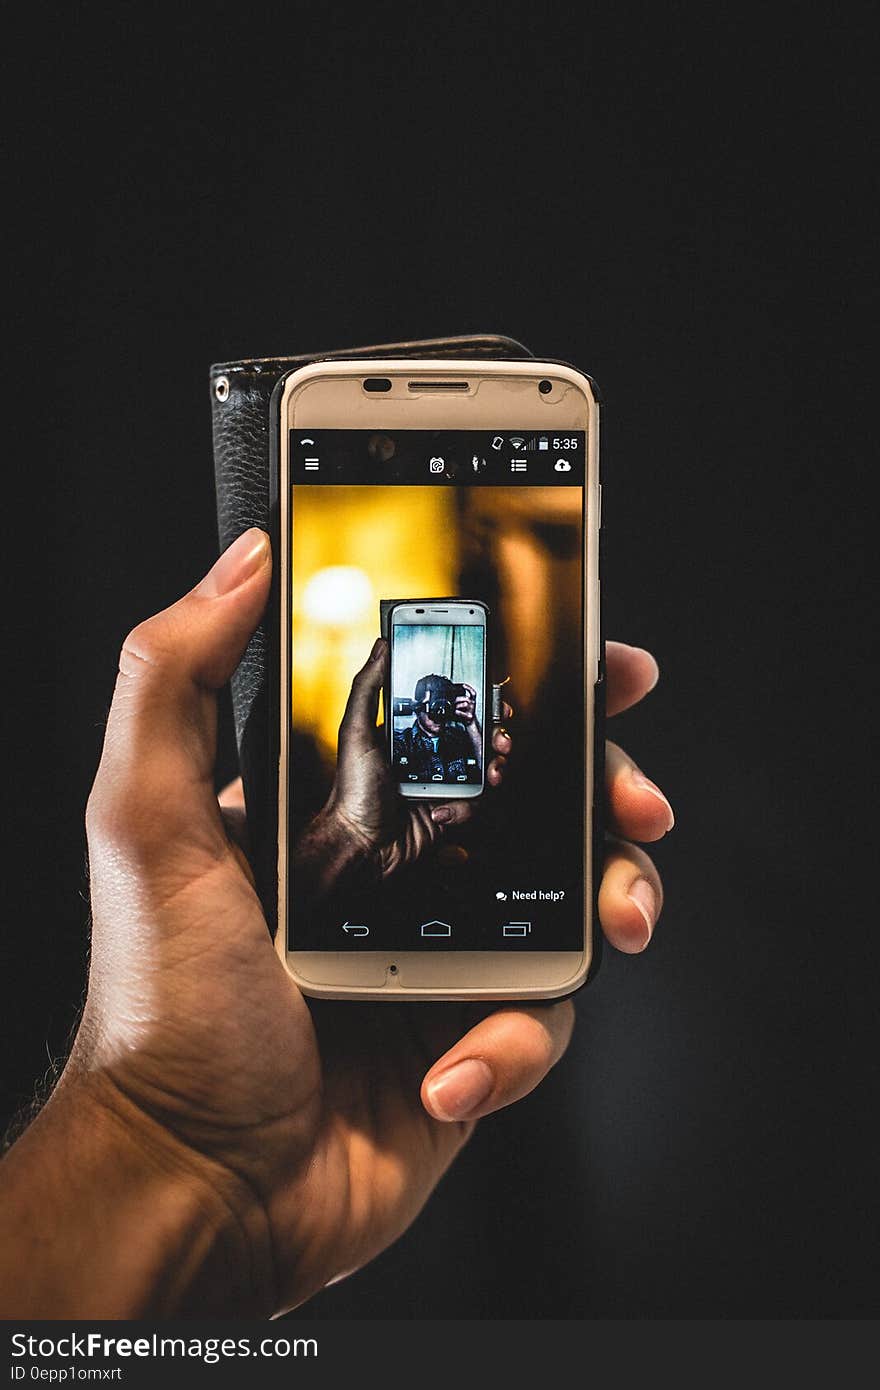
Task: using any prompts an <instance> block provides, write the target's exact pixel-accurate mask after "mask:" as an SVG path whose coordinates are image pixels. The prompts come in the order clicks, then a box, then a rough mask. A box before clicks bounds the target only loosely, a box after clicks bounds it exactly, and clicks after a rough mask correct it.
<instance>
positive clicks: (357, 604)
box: [302, 565, 375, 627]
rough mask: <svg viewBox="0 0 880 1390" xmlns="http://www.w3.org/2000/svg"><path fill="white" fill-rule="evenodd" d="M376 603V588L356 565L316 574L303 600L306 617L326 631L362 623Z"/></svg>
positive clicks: (333, 566)
mask: <svg viewBox="0 0 880 1390" xmlns="http://www.w3.org/2000/svg"><path fill="white" fill-rule="evenodd" d="M374 603H375V596H374V594H373V586H372V584H371V583H370V581H369V578H368V577H367V575H366V574H365V573H364V571H363V570H362V569H358V567H357V566H356V565H328V566H327V567H326V568H325V569H321V570H317V571H316V572H315V574H313V575H312V577H311V579H310V580H309V582H308V583H307V584H306V587H305V589H304V590H303V597H302V606H303V612H304V613H305V615H306V617H307V618H309V619H310V620H311V621H312V622H313V623H321V624H323V625H324V626H326V627H348V626H349V625H353V624H355V623H359V622H362V621H363V619H364V617H365V616H366V615H367V614H368V613H369V611H370V609H371V608H372V607H373V605H374Z"/></svg>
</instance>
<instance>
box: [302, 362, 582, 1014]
mask: <svg viewBox="0 0 880 1390" xmlns="http://www.w3.org/2000/svg"><path fill="white" fill-rule="evenodd" d="M277 401H278V409H279V411H280V415H279V418H278V419H277V420H276V421H275V425H276V427H277V431H278V433H277V444H278V447H277V481H278V510H279V548H278V553H277V555H276V563H277V565H278V581H279V603H278V621H279V623H280V628H279V631H278V633H277V638H278V653H279V661H278V673H279V678H280V682H281V700H280V709H281V720H280V729H279V751H280V762H279V781H278V786H279V808H278V809H279V816H278V826H279V840H278V866H279V867H278V907H279V911H278V932H277V936H276V947H277V950H278V953H279V956H280V958H281V960H282V961H283V963H284V965H285V966H286V968H287V970H288V971H289V972H290V974H291V975H292V977H293V979H294V980H295V981H296V983H297V984H298V985H299V987H300V988H301V989H302V990H303V991H304V992H305V993H307V994H310V995H314V996H318V997H326V998H334V999H361V1000H382V999H393V1000H397V1001H401V1000H407V999H412V1000H446V999H449V1000H467V999H505V998H516V999H530V998H532V999H550V998H558V997H560V996H563V995H565V994H569V993H571V992H573V991H574V990H576V989H577V988H579V987H580V985H582V984H583V983H584V982H585V981H586V979H587V978H588V976H589V973H590V970H591V967H592V966H593V964H594V960H595V955H596V941H597V930H598V929H597V924H596V921H595V898H596V890H597V887H598V881H599V879H598V876H599V874H600V872H601V864H600V863H599V862H597V858H596V842H597V838H598V832H599V824H598V810H597V803H598V802H599V801H600V795H601V788H599V789H598V792H597V781H598V780H599V779H598V778H597V770H598V766H599V762H600V760H601V755H600V751H599V750H600V748H601V739H602V729H601V718H602V709H601V706H602V700H601V691H602V689H603V687H602V684H601V682H602V674H603V672H602V651H603V648H602V640H601V634H600V631H599V527H600V486H599V408H598V404H597V400H596V396H595V393H594V390H593V387H592V384H591V382H590V381H589V379H588V378H587V377H585V376H584V375H583V374H582V373H580V372H578V371H577V370H575V369H574V368H572V367H568V366H563V365H560V364H557V363H551V362H537V361H533V360H530V359H522V360H511V361H474V360H462V361H456V360H435V361H425V360H412V361H410V360H405V359H392V358H390V359H387V360H381V361H380V360H370V361H363V360H360V361H358V360H351V361H338V360H336V361H328V362H316V363H313V364H311V365H309V366H307V367H304V368H302V369H301V370H299V371H296V372H294V373H292V374H291V375H290V376H289V377H288V378H287V379H286V381H285V383H284V385H283V388H280V389H279V392H278V396H277ZM382 639H384V640H382Z"/></svg>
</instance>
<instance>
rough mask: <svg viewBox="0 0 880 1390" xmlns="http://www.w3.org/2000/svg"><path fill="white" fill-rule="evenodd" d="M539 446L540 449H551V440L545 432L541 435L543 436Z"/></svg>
mask: <svg viewBox="0 0 880 1390" xmlns="http://www.w3.org/2000/svg"><path fill="white" fill-rule="evenodd" d="M538 448H539V449H549V448H550V441H549V439H548V438H547V436H546V435H544V434H542V435H541V438H540V439H539V440H538Z"/></svg>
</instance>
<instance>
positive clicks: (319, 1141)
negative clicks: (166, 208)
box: [0, 531, 670, 1317]
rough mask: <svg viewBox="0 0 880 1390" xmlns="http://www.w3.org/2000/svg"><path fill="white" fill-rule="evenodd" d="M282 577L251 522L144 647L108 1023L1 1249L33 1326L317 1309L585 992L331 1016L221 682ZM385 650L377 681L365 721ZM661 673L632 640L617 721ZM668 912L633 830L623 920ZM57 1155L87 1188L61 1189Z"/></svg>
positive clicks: (39, 1140) (129, 733) (104, 955)
mask: <svg viewBox="0 0 880 1390" xmlns="http://www.w3.org/2000/svg"><path fill="white" fill-rule="evenodd" d="M269 574H270V551H269V545H268V541H267V538H266V537H265V536H263V534H262V533H260V532H255V531H250V532H247V533H245V535H244V536H242V537H240V538H239V540H238V541H237V542H236V543H235V545H233V546H232V547H230V549H229V550H228V551H227V552H226V553H225V554H224V555H223V556H222V557H221V558H220V560H219V561H218V562H217V564H216V565H215V566H214V568H213V570H212V571H211V572H210V573H209V574H208V576H207V577H206V578H205V579H204V580H203V581H202V582H201V583H200V584H199V585H198V586H197V587H196V588H195V589H194V590H193V591H192V592H191V593H189V594H188V595H186V596H185V597H184V598H182V599H181V600H180V601H179V602H177V603H175V604H174V605H173V606H172V607H171V608H169V609H167V610H165V611H164V612H162V613H160V614H158V615H157V616H156V617H154V618H150V619H148V620H147V621H146V622H144V623H142V624H141V625H140V626H139V627H137V628H135V630H134V631H133V632H132V633H131V635H130V637H129V638H128V639H127V641H126V643H125V645H124V647H123V650H122V655H121V658H120V672H119V678H118V681H117V686H116V692H115V694H114V698H113V705H112V708H111V711H110V716H109V720H108V724H107V732H106V738H105V743H104V751H103V756H102V758H101V765H100V768H99V771H98V775H97V778H96V781H95V786H94V789H93V792H92V795H91V798H90V801H89V807H88V814H87V830H88V838H89V853H90V867H91V890H92V912H93V930H92V951H91V963H90V973H89V988H88V996H87V1000H86V1006H85V1010H84V1015H83V1019H82V1023H81V1026H80V1029H79V1033H78V1035H77V1038H76V1042H75V1046H74V1049H73V1052H72V1055H71V1058H70V1061H69V1063H68V1066H67V1068H66V1070H65V1073H64V1076H63V1077H62V1080H61V1083H60V1084H59V1087H58V1088H57V1089H56V1092H55V1094H54V1095H53V1097H52V1099H51V1100H50V1101H49V1103H48V1105H47V1106H46V1107H45V1108H44V1110H43V1112H42V1113H41V1115H40V1116H39V1117H38V1119H37V1120H36V1121H35V1122H34V1124H33V1125H32V1126H31V1128H30V1129H29V1130H28V1131H27V1132H26V1133H25V1135H24V1137H23V1139H22V1140H20V1141H19V1143H18V1144H16V1145H15V1146H14V1147H13V1149H12V1150H11V1152H10V1154H9V1155H8V1156H7V1159H6V1160H5V1161H4V1168H3V1169H0V1172H2V1171H5V1172H6V1174H7V1175H11V1176H7V1178H6V1189H5V1190H6V1192H7V1193H8V1192H9V1190H10V1189H15V1192H16V1197H15V1200H14V1201H12V1202H11V1203H7V1204H6V1210H7V1212H8V1213H10V1215H9V1218H8V1219H9V1221H10V1222H12V1221H14V1219H15V1213H16V1212H19V1213H21V1212H25V1213H26V1214H25V1216H23V1217H22V1218H21V1219H20V1221H19V1223H18V1226H16V1227H15V1230H14V1232H13V1236H14V1238H13V1239H9V1240H7V1241H6V1242H5V1244H4V1241H3V1240H2V1239H0V1250H3V1249H5V1250H6V1252H7V1254H6V1256H0V1264H2V1263H3V1259H4V1258H6V1259H7V1263H8V1268H9V1271H10V1273H9V1283H10V1287H12V1288H14V1290H15V1292H16V1294H17V1295H18V1302H17V1306H18V1307H20V1308H22V1309H23V1310H24V1311H25V1312H26V1311H28V1310H30V1315H31V1316H34V1315H36V1316H40V1315H41V1316H56V1317H57V1316H72V1317H82V1316H85V1315H87V1314H88V1315H90V1316H105V1317H110V1316H113V1317H126V1316H137V1315H143V1314H144V1313H145V1312H149V1311H155V1310H156V1309H160V1310H162V1311H164V1312H166V1313H178V1314H179V1313H180V1312H185V1311H192V1310H198V1311H199V1312H200V1313H202V1314H204V1315H207V1314H209V1313H211V1312H227V1313H230V1312H234V1313H236V1314H238V1315H240V1316H243V1315H246V1314H247V1313H261V1314H266V1313H270V1312H278V1311H280V1310H282V1309H288V1308H291V1307H293V1306H295V1305H296V1304H298V1303H300V1302H301V1301H302V1300H304V1299H306V1298H307V1297H309V1296H310V1295H311V1294H313V1293H314V1292H316V1291H317V1290H318V1289H320V1288H321V1287H323V1286H324V1285H325V1284H326V1283H327V1282H328V1281H329V1280H331V1279H333V1278H334V1277H336V1276H338V1275H341V1274H343V1273H345V1272H347V1271H350V1270H352V1269H355V1268H357V1267H358V1266H360V1265H362V1264H363V1263H365V1262H366V1261H367V1260H369V1259H370V1258H371V1257H372V1256H374V1255H376V1254H377V1253H378V1252H379V1251H381V1250H382V1249H384V1248H385V1247H386V1246H387V1245H388V1244H390V1243H391V1242H392V1241H393V1240H394V1239H395V1238H396V1237H397V1236H398V1235H399V1234H400V1233H401V1232H402V1231H403V1230H404V1229H405V1228H406V1227H407V1226H408V1225H409V1224H410V1222H411V1221H412V1220H413V1219H414V1217H415V1216H416V1214H417V1213H418V1211H419V1209H420V1208H421V1206H422V1205H423V1203H424V1202H425V1200H426V1199H427V1197H428V1196H429V1194H430V1193H431V1191H432V1190H433V1188H434V1186H435V1185H436V1183H437V1181H438V1180H439V1178H440V1176H441V1175H442V1173H443V1172H444V1170H445V1169H446V1168H447V1167H448V1165H449V1164H450V1163H451V1162H452V1160H453V1159H454V1157H455V1155H456V1154H457V1153H458V1151H459V1150H460V1149H461V1147H462V1145H463V1144H464V1143H465V1142H466V1140H467V1138H468V1136H469V1134H470V1133H471V1131H472V1129H473V1127H474V1123H475V1121H476V1119H478V1118H479V1117H481V1116H484V1115H487V1114H489V1113H491V1112H492V1111H494V1110H498V1109H499V1108H501V1107H502V1106H505V1105H509V1104H510V1103H511V1102H513V1101H515V1100H518V1099H519V1098H520V1097H522V1096H524V1095H525V1094H527V1092H529V1091H530V1090H532V1089H533V1087H534V1086H536V1085H537V1084H538V1082H539V1081H540V1080H541V1079H542V1078H543V1076H544V1075H545V1074H546V1072H547V1071H548V1070H549V1069H550V1068H551V1067H552V1066H553V1065H554V1063H555V1062H556V1061H557V1060H558V1058H559V1057H560V1056H561V1054H562V1053H563V1052H564V1050H565V1047H566V1045H567V1043H568V1039H569V1035H570V1032H571V1027H572V1021H573V1015H574V1011H573V1007H572V1004H571V1002H570V1001H563V1002H560V1003H556V1004H552V1005H544V1006H535V1007H525V1006H517V1005H504V1006H501V1007H494V1006H485V1005H484V1006H480V1007H477V1008H473V1007H469V1006H458V1005H445V1006H441V1005H431V1006H426V1005H418V1004H417V1005H412V1006H400V1007H398V1006H394V1005H389V1004H376V1005H371V1006H368V1005H358V1004H353V1003H342V1004H321V1005H320V1006H317V1005H315V1004H312V1005H311V1006H309V1005H307V1003H306V1001H305V999H304V998H303V996H302V995H301V994H300V993H299V991H298V990H297V989H296V987H295V986H294V984H293V982H292V980H291V979H290V977H289V976H288V974H287V972H286V971H285V969H284V967H283V965H282V964H281V962H280V960H279V959H278V956H277V955H276V954H275V951H274V948H273V946H272V943H271V941H270V938H269V934H268V932H267V929H266V923H265V919H264V917H263V913H262V910H261V907H260V903H259V900H258V898H257V895H256V893H255V891H254V888H253V885H252V880H251V877H250V873H249V870H248V866H247V863H246V861H245V859H244V857H243V855H242V854H241V853H240V851H238V849H237V848H236V847H235V845H234V844H233V843H232V842H231V841H230V839H229V837H228V836H227V833H226V829H225V826H224V821H223V818H222V816H221V812H220V808H219V806H218V803H217V800H216V798H215V797H214V794H213V762H214V751H215V733H216V697H215V693H214V692H215V691H216V690H217V689H218V688H219V687H220V686H222V685H223V684H224V683H225V682H226V681H227V680H228V679H229V677H230V675H231V673H232V671H233V669H234V668H235V665H236V663H237V662H238V660H239V658H240V656H241V653H242V651H243V649H244V646H245V644H246V642H247V639H248V636H249V634H250V633H251V631H252V630H253V628H254V627H255V625H256V623H257V622H258V620H259V617H260V614H261V613H262V610H263V607H264V604H265V602H266V597H267V594H268V590H269ZM380 661H381V654H379V656H378V657H376V656H374V658H373V666H372V668H368V669H367V671H366V675H364V673H362V675H361V677H359V678H358V681H356V682H355V685H356V687H357V693H356V699H355V707H356V708H355V710H354V716H353V717H354V718H355V719H360V718H362V716H363V713H364V712H365V711H366V710H367V708H368V707H370V708H371V707H372V694H371V692H372V689H373V686H374V685H375V688H376V689H378V685H379V684H380V683H381V679H380V671H379V666H380ZM656 674H657V668H656V664H655V663H654V661H653V658H652V657H650V656H649V655H648V654H647V653H645V652H640V651H638V650H637V649H634V648H628V647H624V646H621V645H613V646H612V647H610V648H609V653H608V694H609V705H610V708H611V712H612V713H613V712H614V711H615V709H622V708H625V707H626V706H627V705H629V704H634V703H635V702H636V701H637V700H639V699H641V698H642V696H643V695H644V694H645V693H646V692H647V691H648V690H649V689H650V688H651V686H652V685H653V684H654V682H655V680H656ZM350 715H351V712H350ZM347 717H350V716H347ZM363 748H364V752H363V756H365V757H368V756H370V754H369V751H368V749H367V745H366V741H364V744H363ZM609 778H610V786H609V790H610V796H611V805H612V814H613V816H614V819H615V823H616V826H617V829H618V830H619V832H620V834H621V835H634V834H637V835H639V836H640V837H641V838H645V839H650V838H657V837H659V836H660V835H661V834H662V833H663V832H664V831H665V830H666V828H667V827H668V824H669V817H670V813H669V811H668V807H667V803H666V802H665V800H664V799H663V798H662V794H661V793H659V792H658V791H656V789H653V788H652V785H651V784H648V785H647V786H646V785H643V784H642V783H641V782H640V780H639V776H638V775H637V774H636V773H635V772H634V769H633V765H632V763H631V762H630V761H629V759H627V758H626V756H625V755H624V754H623V753H621V752H620V751H619V750H614V749H613V748H612V750H611V753H610V756H609ZM659 906H660V883H659V879H658V877H657V874H656V872H655V870H654V868H653V866H652V865H651V864H650V861H649V860H648V859H647V857H646V856H645V855H644V854H643V853H642V851H640V850H636V849H634V848H633V847H631V846H628V845H625V844H621V845H620V846H619V848H617V849H616V850H614V851H613V852H612V854H611V856H610V858H609V861H608V865H607V867H606V872H605V876H604V879H603V883H602V891H601V895H600V913H601V918H602V924H603V927H604V929H605V931H606V933H607V935H608V936H609V938H610V939H611V941H612V942H613V943H614V944H615V945H618V946H620V947H621V948H622V949H623V950H628V951H633V950H640V949H642V947H643V946H644V945H645V944H646V942H647V938H648V936H650V931H651V929H652V927H653V923H654V921H655V920H656V916H657V912H658V911H659ZM53 1125H54V1127H55V1130H56V1132H57V1133H56V1135H55V1137H54V1142H49V1143H48V1144H47V1142H46V1136H47V1135H48V1136H49V1139H50V1141H52V1140H53V1133H52V1127H53ZM65 1127H66V1131H67V1133H73V1135H74V1141H75V1142H71V1143H70V1144H67V1146H66V1143H65ZM108 1145H109V1146H110V1152H109V1155H108V1157H107V1160H106V1162H105V1163H104V1165H103V1167H101V1166H100V1165H99V1162H98V1158H97V1156H96V1155H99V1154H100V1153H101V1152H102V1151H103V1147H106V1146H108ZM102 1146H103V1147H102ZM53 1154H54V1155H58V1154H63V1160H62V1163H63V1174H64V1179H63V1180H62V1179H61V1174H60V1173H58V1174H56V1175H55V1177H54V1179H53V1181H52V1182H49V1181H45V1182H44V1183H43V1185H42V1188H41V1186H40V1184H41V1174H42V1173H44V1172H45V1169H46V1165H47V1163H49V1161H50V1159H51V1156H52V1155H53ZM47 1155H48V1157H47ZM90 1165H91V1167H90ZM92 1170H94V1176H93V1177H92V1179H91V1192H90V1196H89V1182H90V1179H89V1172H90V1171H92ZM68 1175H69V1176H68ZM84 1186H85V1189H86V1192H85V1193H83V1192H82V1189H83V1187H84ZM99 1187H100V1190H96V1189H98V1188H99ZM27 1192H30V1193H31V1201H30V1202H29V1203H28V1202H26V1201H25V1200H24V1197H23V1196H22V1194H23V1193H27ZM70 1192H76V1194H77V1197H78V1200H77V1201H76V1202H73V1201H72V1200H71V1198H70V1196H69V1193H70ZM47 1194H53V1195H52V1200H51V1201H50V1200H49V1198H48V1196H47ZM65 1196H66V1198H67V1200H66V1204H65ZM59 1203H61V1204H62V1205H61V1210H60V1213H59V1210H58V1204H59ZM2 1210H3V1204H2V1203H0V1211H2ZM184 1214H185V1215H186V1218H187V1220H186V1228H185V1230H184V1226H183V1215H184ZM126 1223H128V1224H127V1225H126ZM0 1226H2V1219H0ZM74 1227H76V1228H77V1229H76V1231H73V1233H71V1232H72V1228H74ZM120 1227H121V1229H120ZM178 1227H179V1231H180V1233H179V1236H178V1237H177V1241H176V1244H175V1238H174V1231H175V1230H177V1229H178ZM2 1235H3V1231H2V1230H0V1236H2ZM22 1251H24V1252H25V1254H24V1255H22V1253H21V1252H22ZM53 1261H54V1267H53V1271H51V1273H47V1270H46V1265H47V1262H53ZM65 1262H66V1263H65ZM102 1271H103V1286H102V1284H101V1274H102ZM83 1275H85V1277H83ZM0 1283H2V1279H0ZM35 1287H36V1293H34V1292H33V1289H34V1288H35ZM99 1288H100V1294H99V1292H98V1290H99ZM47 1289H50V1290H52V1291H53V1292H52V1297H51V1298H49V1295H48V1294H47V1292H46V1290H47ZM28 1290H31V1292H30V1293H29V1292H28ZM47 1301H48V1302H50V1303H51V1307H50V1308H49V1309H48V1310H47V1309H46V1302H47ZM35 1310H36V1311H35Z"/></svg>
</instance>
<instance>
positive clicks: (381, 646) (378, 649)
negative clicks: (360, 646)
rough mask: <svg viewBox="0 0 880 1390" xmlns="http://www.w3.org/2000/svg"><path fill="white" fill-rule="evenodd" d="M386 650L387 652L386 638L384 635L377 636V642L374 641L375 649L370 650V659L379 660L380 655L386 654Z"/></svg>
mask: <svg viewBox="0 0 880 1390" xmlns="http://www.w3.org/2000/svg"><path fill="white" fill-rule="evenodd" d="M384 652H385V638H384V637H377V638H376V640H375V642H374V643H373V650H372V651H371V652H370V660H371V661H378V660H379V657H380V656H383V655H384Z"/></svg>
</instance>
